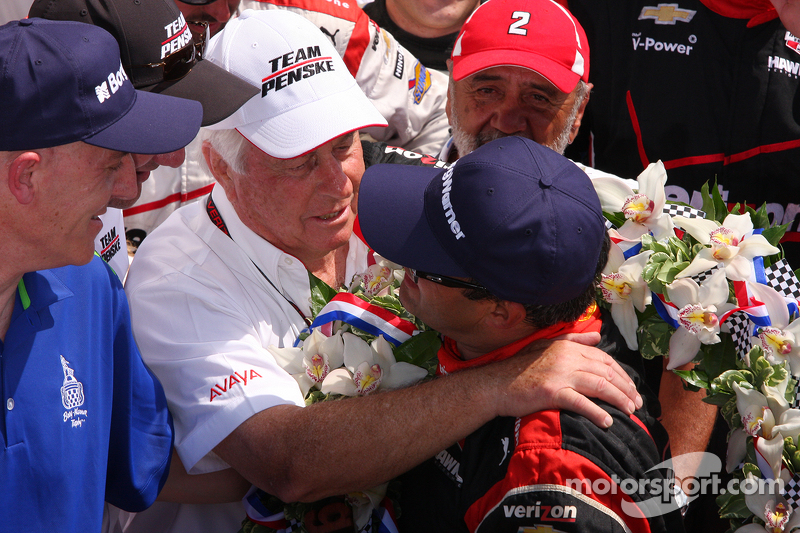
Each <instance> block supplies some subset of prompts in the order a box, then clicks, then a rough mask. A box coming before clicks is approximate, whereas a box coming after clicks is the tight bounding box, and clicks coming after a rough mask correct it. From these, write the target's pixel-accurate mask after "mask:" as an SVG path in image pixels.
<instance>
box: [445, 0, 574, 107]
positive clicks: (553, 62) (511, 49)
mask: <svg viewBox="0 0 800 533" xmlns="http://www.w3.org/2000/svg"><path fill="white" fill-rule="evenodd" d="M451 59H452V60H453V79H454V80H456V81H458V80H461V79H463V78H466V77H467V76H471V75H472V74H475V73H476V72H479V71H481V70H484V69H487V68H491V67H499V66H513V67H523V68H527V69H530V70H533V71H535V72H537V73H539V74H541V75H542V76H544V77H545V78H547V79H548V80H549V81H550V83H552V84H553V85H555V86H556V87H557V88H558V89H559V90H560V91H562V92H565V93H570V92H572V90H573V89H574V88H575V86H576V85H577V84H578V80H583V81H584V82H588V81H589V44H588V42H587V41H586V34H585V33H584V31H583V28H582V27H581V25H580V24H579V23H578V21H577V20H576V19H575V17H573V16H572V14H571V13H570V12H569V11H567V10H566V9H565V8H564V7H562V6H560V5H559V4H557V3H555V2H553V1H552V0H491V1H489V2H486V3H485V4H483V5H481V6H480V7H478V9H476V10H475V12H474V13H472V15H471V16H470V18H469V19H467V21H466V22H465V23H464V26H463V27H462V28H461V33H459V35H458V39H456V44H455V46H454V47H453V55H452V57H451Z"/></svg>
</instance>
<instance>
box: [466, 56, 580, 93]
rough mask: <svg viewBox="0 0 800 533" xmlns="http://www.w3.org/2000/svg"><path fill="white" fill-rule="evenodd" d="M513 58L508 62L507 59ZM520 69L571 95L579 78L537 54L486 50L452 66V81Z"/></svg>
mask: <svg viewBox="0 0 800 533" xmlns="http://www.w3.org/2000/svg"><path fill="white" fill-rule="evenodd" d="M512 57H513V58H514V59H513V62H512V63H510V62H509V58H512ZM501 66H509V67H522V68H527V69H529V70H533V71H534V72H536V73H538V74H541V75H542V76H543V77H544V78H546V79H547V81H549V82H550V83H552V84H553V85H555V87H556V88H558V90H559V91H561V92H563V93H567V94H569V93H571V92H572V91H573V89H575V86H576V85H577V84H578V80H580V79H581V77H580V76H579V75H578V74H576V73H575V72H572V71H571V70H569V69H567V68H566V67H564V65H562V64H560V63H557V62H555V61H553V60H552V59H549V58H547V57H544V56H540V55H538V54H532V53H530V52H523V51H520V50H486V51H483V52H476V53H473V54H470V55H469V56H466V57H464V58H463V59H461V60H460V61H458V62H457V63H456V64H454V65H453V79H454V80H455V81H460V80H462V79H464V78H466V77H467V76H471V75H472V74H475V73H476V72H480V71H481V70H486V69H487V68H492V67H501Z"/></svg>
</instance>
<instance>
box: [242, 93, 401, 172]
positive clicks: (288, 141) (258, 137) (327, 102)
mask: <svg viewBox="0 0 800 533" xmlns="http://www.w3.org/2000/svg"><path fill="white" fill-rule="evenodd" d="M298 104H299V105H297V106H296V107H294V108H293V109H289V110H287V111H284V112H283V113H280V114H279V115H276V116H273V117H270V118H267V119H265V120H261V121H258V122H253V123H250V124H245V125H237V126H236V129H237V130H238V131H239V133H241V134H242V135H244V136H245V137H246V138H247V139H248V140H249V141H250V142H251V143H253V144H254V145H256V146H257V147H258V148H259V149H261V150H263V151H264V152H266V153H267V154H268V155H270V156H272V157H275V158H278V159H292V158H294V157H299V156H301V155H303V154H305V153H308V152H310V151H312V150H314V149H316V148H318V147H319V146H321V145H323V144H325V143H326V142H328V141H330V140H332V139H335V138H336V137H340V136H342V135H344V134H346V133H350V132H351V131H355V130H360V129H362V128H369V127H372V126H386V119H384V118H383V115H381V114H380V113H379V112H378V110H377V109H375V106H373V105H372V103H371V102H370V101H369V100H368V99H367V97H366V96H365V95H364V93H363V92H362V91H361V88H359V86H358V85H357V84H356V83H355V82H353V85H352V86H351V87H350V88H349V89H347V90H345V91H341V92H337V93H334V94H330V95H328V96H326V97H324V98H320V99H318V100H315V101H313V102H307V103H299V102H298Z"/></svg>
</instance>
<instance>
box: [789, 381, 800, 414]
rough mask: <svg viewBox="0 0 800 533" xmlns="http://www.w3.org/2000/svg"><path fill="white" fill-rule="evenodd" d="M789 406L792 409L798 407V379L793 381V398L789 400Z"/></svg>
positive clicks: (799, 403) (799, 394)
mask: <svg viewBox="0 0 800 533" xmlns="http://www.w3.org/2000/svg"><path fill="white" fill-rule="evenodd" d="M789 407H791V408H792V409H796V408H797V407H800V381H795V382H794V400H792V401H791V404H790V405H789Z"/></svg>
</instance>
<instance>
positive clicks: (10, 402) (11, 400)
mask: <svg viewBox="0 0 800 533" xmlns="http://www.w3.org/2000/svg"><path fill="white" fill-rule="evenodd" d="M6 407H7V408H8V410H9V411H12V410H13V409H14V398H9V399H8V400H6Z"/></svg>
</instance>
